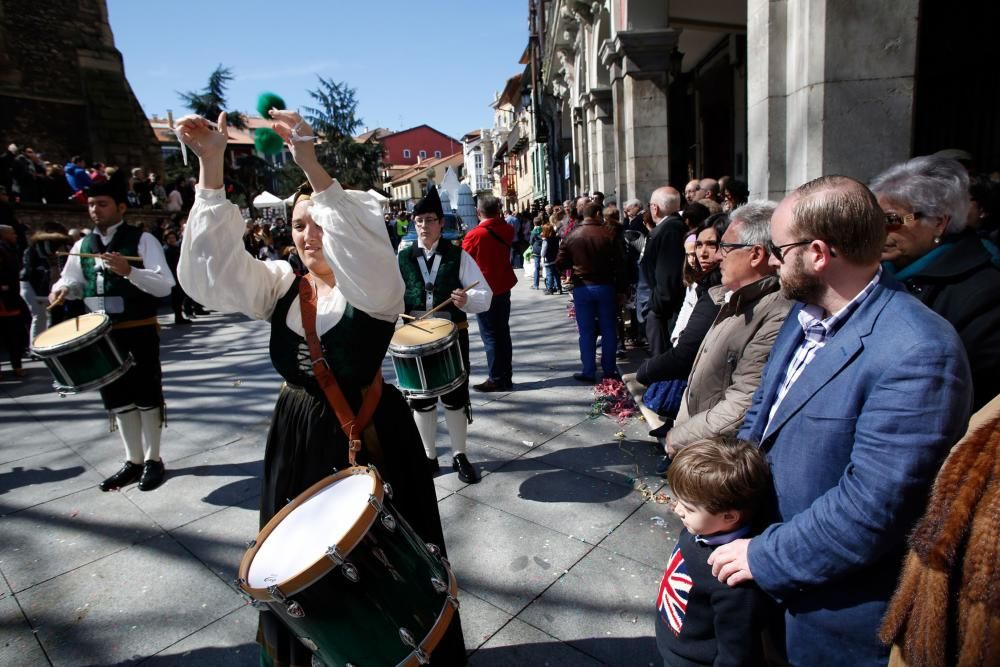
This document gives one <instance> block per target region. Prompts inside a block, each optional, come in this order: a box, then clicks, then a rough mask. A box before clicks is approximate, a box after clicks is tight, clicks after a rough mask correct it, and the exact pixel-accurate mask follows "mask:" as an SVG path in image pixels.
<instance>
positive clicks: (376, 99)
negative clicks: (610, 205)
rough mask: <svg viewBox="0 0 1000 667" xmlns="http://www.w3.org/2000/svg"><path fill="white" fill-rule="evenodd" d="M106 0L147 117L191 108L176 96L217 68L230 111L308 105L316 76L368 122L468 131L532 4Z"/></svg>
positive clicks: (486, 123) (502, 71)
mask: <svg viewBox="0 0 1000 667" xmlns="http://www.w3.org/2000/svg"><path fill="white" fill-rule="evenodd" d="M107 3H108V14H109V17H110V20H111V29H112V31H113V32H114V36H115V45H116V46H117V47H118V50H119V51H121V53H122V57H123V58H124V60H125V74H126V76H127V77H128V80H129V83H130V84H131V85H132V89H133V90H134V91H135V94H136V96H137V97H138V98H139V102H140V103H141V104H142V107H143V109H144V110H145V112H146V114H147V115H153V114H154V113H155V114H158V115H160V116H164V115H165V114H166V112H167V109H171V110H173V112H174V115H175V117H178V116H181V115H183V114H185V113H188V111H187V109H186V108H185V107H184V106H183V104H182V103H181V101H180V99H179V98H178V95H177V93H176V91H189V90H200V89H202V88H203V87H204V86H205V83H206V81H207V80H208V75H209V74H211V72H212V70H214V69H215V67H216V65H218V64H220V63H221V64H223V65H225V66H227V67H230V68H232V70H233V73H234V75H235V77H236V78H235V80H234V81H233V82H232V83H231V84H230V87H229V92H228V102H229V106H230V107H231V108H234V109H238V110H241V111H246V112H254V107H255V106H256V101H257V96H258V95H259V94H260V93H261V92H263V91H272V92H275V93H277V94H279V95H281V96H282V97H283V98H284V99H285V102H286V103H287V104H288V106H289V107H290V108H299V107H304V106H311V100H310V98H309V95H308V92H307V91H308V90H310V89H314V88H316V87H317V85H316V83H317V81H316V75H317V74H318V75H321V76H323V77H324V78H332V79H333V80H335V81H346V82H347V83H348V84H349V85H350V86H351V87H352V88H355V89H356V91H357V98H358V102H359V104H358V110H359V115H360V116H361V118H362V120H363V121H364V124H365V125H367V126H368V127H369V128H375V127H388V128H390V129H392V130H401V129H405V128H408V127H412V126H414V125H420V124H422V123H427V124H428V125H430V126H432V127H434V128H436V129H438V130H440V131H442V132H444V133H446V134H449V135H451V136H453V137H455V138H461V136H462V135H463V134H464V133H466V132H468V131H470V130H474V129H477V128H480V127H490V126H491V125H492V122H493V113H492V110H491V109H490V107H489V104H490V102H492V100H493V93H494V91H499V90H502V89H503V86H504V83H505V82H506V80H507V78H508V77H510V76H513V75H514V74H517V73H518V72H520V71H521V70H522V69H523V66H522V65H518V64H517V61H518V59H520V57H521V54H522V53H523V51H524V47H525V45H526V44H527V39H528V28H527V13H528V3H527V0H494V1H493V2H484V1H483V0H430V1H429V2H419V1H416V2H404V1H401V0H369V1H368V2H343V1H339V2H338V1H336V0H326V1H322V0H285V2H273V1H271V2H264V1H263V0H244V1H243V2H235V3H225V2H205V1H200V2H195V1H194V0H174V1H173V2H169V3H165V4H159V5H156V6H155V8H154V7H153V6H151V5H149V4H148V3H146V2H136V0H107ZM254 113H256V112H254Z"/></svg>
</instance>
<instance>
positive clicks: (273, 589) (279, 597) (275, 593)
mask: <svg viewBox="0 0 1000 667" xmlns="http://www.w3.org/2000/svg"><path fill="white" fill-rule="evenodd" d="M267 592H268V593H270V594H271V597H272V598H274V599H275V600H276V601H277V602H284V601H285V600H286V598H285V594H284V593H282V592H281V589H280V588H278V587H277V586H268V587H267Z"/></svg>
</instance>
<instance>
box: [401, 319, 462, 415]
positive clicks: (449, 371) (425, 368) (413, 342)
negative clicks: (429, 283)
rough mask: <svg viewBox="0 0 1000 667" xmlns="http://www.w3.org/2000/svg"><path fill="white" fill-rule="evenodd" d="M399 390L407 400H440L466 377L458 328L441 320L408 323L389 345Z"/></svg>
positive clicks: (449, 322)
mask: <svg viewBox="0 0 1000 667" xmlns="http://www.w3.org/2000/svg"><path fill="white" fill-rule="evenodd" d="M389 356H390V357H392V365H393V367H394V368H395V370H396V381H397V383H398V384H399V390H400V391H401V392H402V393H403V396H406V397H407V398H434V397H436V396H443V395H444V394H447V393H448V392H450V391H453V390H455V389H457V388H458V387H460V386H461V384H462V383H463V382H465V379H466V378H467V377H468V372H467V370H466V368H465V364H464V363H462V350H461V348H460V347H459V343H458V327H456V326H455V323H454V322H451V321H449V320H445V319H441V318H436V317H432V318H428V319H425V320H415V321H413V322H409V323H407V324H405V325H404V326H402V327H400V328H399V329H397V330H396V333H395V334H393V336H392V340H391V341H390V342H389Z"/></svg>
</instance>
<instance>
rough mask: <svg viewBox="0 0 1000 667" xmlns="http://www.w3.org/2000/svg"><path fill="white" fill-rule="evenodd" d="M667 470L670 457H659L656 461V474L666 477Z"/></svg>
mask: <svg viewBox="0 0 1000 667" xmlns="http://www.w3.org/2000/svg"><path fill="white" fill-rule="evenodd" d="M668 470H670V457H669V456H662V457H660V460H659V461H657V462H656V474H657V475H659V476H660V477H666V476H667V471H668Z"/></svg>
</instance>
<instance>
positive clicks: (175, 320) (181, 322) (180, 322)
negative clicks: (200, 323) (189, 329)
mask: <svg viewBox="0 0 1000 667" xmlns="http://www.w3.org/2000/svg"><path fill="white" fill-rule="evenodd" d="M174 324H191V320H186V319H184V318H183V317H180V318H178V317H175V318H174Z"/></svg>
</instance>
